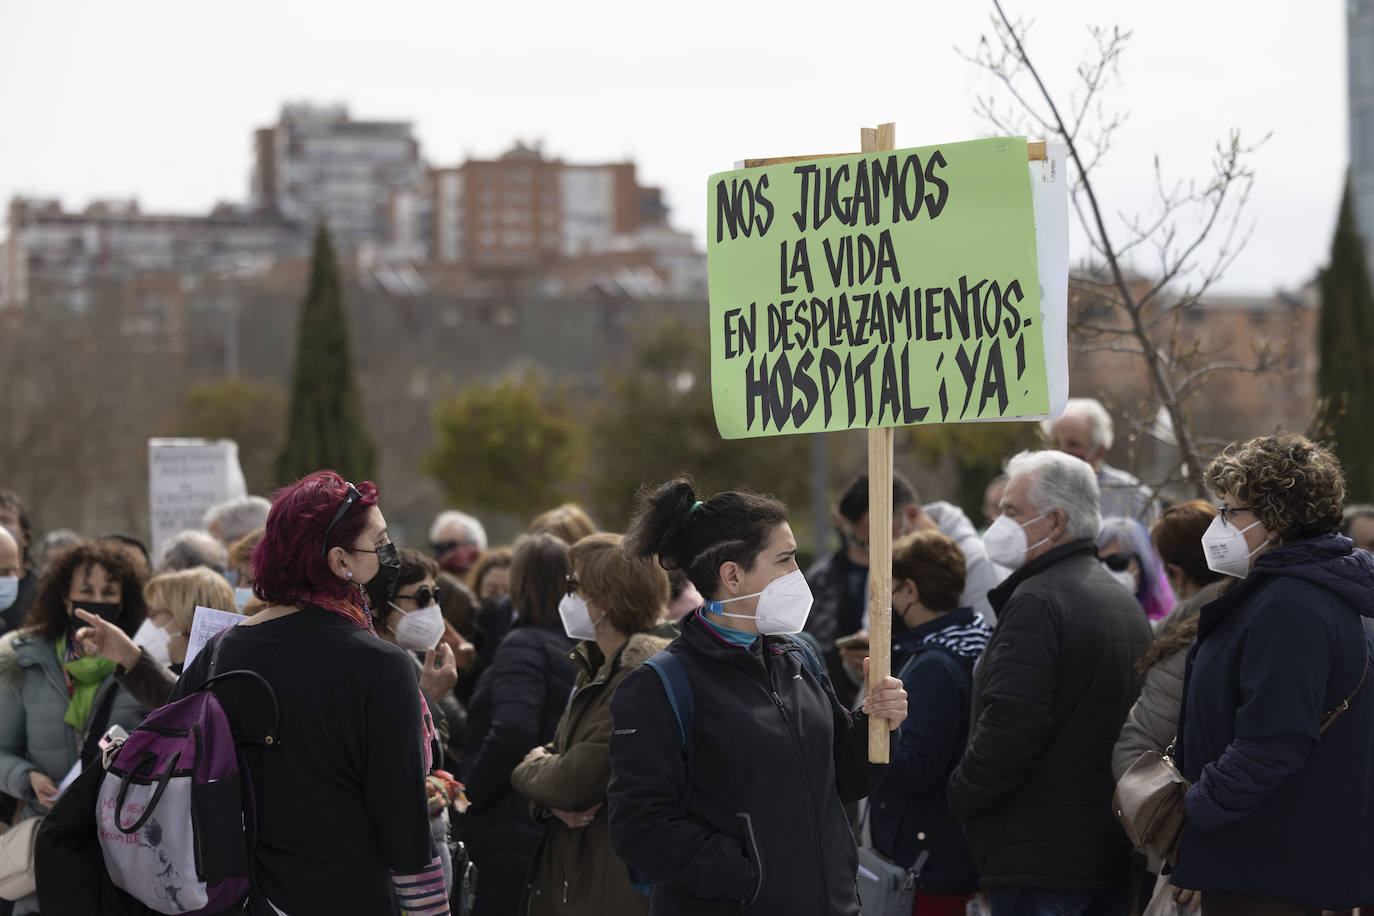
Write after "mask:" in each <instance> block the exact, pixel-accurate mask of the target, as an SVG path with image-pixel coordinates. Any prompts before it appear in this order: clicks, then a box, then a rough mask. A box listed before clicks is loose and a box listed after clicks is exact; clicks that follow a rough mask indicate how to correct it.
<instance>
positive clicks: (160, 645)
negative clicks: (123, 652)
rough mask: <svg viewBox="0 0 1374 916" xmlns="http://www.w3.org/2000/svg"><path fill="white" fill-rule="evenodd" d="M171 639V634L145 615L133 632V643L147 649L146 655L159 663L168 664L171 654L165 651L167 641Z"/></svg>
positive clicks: (170, 660) (170, 661)
mask: <svg viewBox="0 0 1374 916" xmlns="http://www.w3.org/2000/svg"><path fill="white" fill-rule="evenodd" d="M171 639H172V634H171V633H168V632H167V631H166V630H164V629H163V628H162V627H160V626H158V625H157V624H155V623H153V621H152V619H151V618H147V617H145V618H144V619H143V622H142V623H140V624H139V625H138V631H137V632H136V633H134V645H136V646H139V647H141V648H143V649H144V650H146V651H147V653H148V655H149V656H150V657H151V658H152V659H153V661H155V662H157V663H158V664H159V665H170V664H171V663H172V656H171V655H170V654H169V653H168V651H167V643H169V642H170V641H171Z"/></svg>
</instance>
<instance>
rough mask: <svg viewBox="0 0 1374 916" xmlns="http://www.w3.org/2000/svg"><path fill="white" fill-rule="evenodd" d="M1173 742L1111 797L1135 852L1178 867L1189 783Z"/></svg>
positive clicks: (1329, 718)
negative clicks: (1185, 798) (1184, 776)
mask: <svg viewBox="0 0 1374 916" xmlns="http://www.w3.org/2000/svg"><path fill="white" fill-rule="evenodd" d="M1369 667H1370V656H1369V649H1368V647H1366V648H1365V661H1364V671H1362V672H1361V674H1360V680H1359V683H1357V684H1356V685H1355V689H1354V690H1352V691H1350V693H1349V695H1348V696H1346V698H1345V699H1344V700H1342V701H1341V702H1340V703H1338V704H1337V705H1336V706H1334V707H1333V708H1331V709H1329V710H1327V712H1326V713H1325V714H1324V715H1323V716H1322V718H1321V733H1325V732H1326V730H1327V729H1328V728H1330V727H1331V726H1332V724H1333V723H1334V722H1335V721H1336V719H1337V717H1339V716H1340V714H1341V713H1343V712H1345V711H1346V710H1347V709H1349V708H1350V701H1351V700H1353V699H1355V694H1357V693H1359V692H1360V688H1361V687H1363V686H1364V681H1365V678H1366V677H1367V676H1368V674H1369ZM1177 741H1178V738H1177V737H1175V738H1174V742H1171V743H1170V744H1169V746H1168V747H1167V748H1165V750H1164V753H1163V754H1161V753H1159V751H1155V750H1149V751H1146V752H1145V753H1143V754H1141V755H1140V756H1139V757H1137V758H1136V761H1135V763H1133V764H1131V766H1130V768H1129V769H1127V770H1126V772H1124V773H1122V774H1121V778H1120V779H1118V780H1117V781H1116V791H1115V792H1114V793H1113V794H1112V812H1113V813H1114V814H1115V815H1116V819H1117V820H1118V821H1120V822H1121V826H1122V827H1123V828H1125V830H1126V836H1128V837H1129V838H1130V840H1131V842H1132V843H1133V844H1135V846H1136V848H1138V849H1144V850H1146V851H1148V852H1151V853H1153V854H1154V855H1156V856H1158V857H1159V858H1161V859H1163V860H1164V861H1165V862H1167V863H1169V864H1170V865H1177V864H1178V843H1179V840H1180V839H1181V838H1182V836H1183V825H1184V822H1185V821H1186V817H1185V814H1184V808H1183V804H1184V797H1185V796H1186V795H1187V794H1188V789H1189V788H1190V785H1191V784H1190V783H1189V782H1188V780H1186V779H1184V778H1183V774H1182V773H1180V772H1179V771H1178V769H1177V767H1175V766H1174V760H1173V756H1174V743H1175V742H1177Z"/></svg>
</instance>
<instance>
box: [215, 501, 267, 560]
mask: <svg viewBox="0 0 1374 916" xmlns="http://www.w3.org/2000/svg"><path fill="white" fill-rule="evenodd" d="M270 511H272V503H271V502H270V501H268V500H266V499H263V498H262V497H261V496H239V497H236V498H235V499H226V500H225V501H224V502H222V503H216V504H215V505H213V506H211V507H210V508H209V509H206V510H205V515H204V517H203V518H202V519H201V521H200V525H201V527H202V528H204V529H205V530H206V531H208V532H210V533H211V534H213V535H214V536H215V537H216V538H218V539H219V541H220V543H221V544H223V545H224V547H225V549H226V550H227V549H229V548H231V547H233V546H234V545H235V544H236V543H238V542H239V540H240V539H242V538H243V537H244V536H245V535H248V534H252V533H253V532H254V531H257V530H258V529H259V528H261V527H262V526H263V525H266V524H267V513H268V512H270Z"/></svg>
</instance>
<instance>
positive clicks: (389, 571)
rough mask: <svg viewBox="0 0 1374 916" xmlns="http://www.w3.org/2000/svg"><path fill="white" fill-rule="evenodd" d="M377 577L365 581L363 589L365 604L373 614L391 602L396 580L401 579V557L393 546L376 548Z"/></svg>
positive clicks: (387, 545)
mask: <svg viewBox="0 0 1374 916" xmlns="http://www.w3.org/2000/svg"><path fill="white" fill-rule="evenodd" d="M377 563H378V568H377V575H375V576H373V577H372V578H371V579H369V580H368V581H367V585H365V586H363V589H364V590H365V591H366V592H367V603H368V606H369V607H371V608H372V610H373V612H374V613H377V612H380V611H381V609H382V608H384V607H386V603H387V602H388V601H390V600H391V596H392V594H394V593H395V591H396V580H397V579H399V578H401V556H400V554H398V553H397V552H396V545H395V544H383V545H382V546H381V547H378V548H377Z"/></svg>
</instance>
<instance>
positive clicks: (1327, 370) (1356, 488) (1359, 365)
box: [1317, 176, 1374, 502]
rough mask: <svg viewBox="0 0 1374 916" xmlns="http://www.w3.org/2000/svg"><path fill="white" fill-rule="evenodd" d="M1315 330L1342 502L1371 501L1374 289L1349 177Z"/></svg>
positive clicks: (1326, 424) (1328, 431) (1327, 428)
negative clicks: (1343, 490) (1341, 475)
mask: <svg viewBox="0 0 1374 916" xmlns="http://www.w3.org/2000/svg"><path fill="white" fill-rule="evenodd" d="M1321 298H1322V312H1321V323H1320V326H1319V329H1318V332H1317V343H1318V347H1319V350H1320V354H1321V368H1320V369H1319V370H1318V372H1317V389H1318V393H1319V394H1320V396H1321V398H1322V402H1323V404H1324V416H1323V417H1322V431H1323V433H1324V434H1325V436H1326V437H1327V438H1328V439H1329V442H1330V444H1331V445H1332V447H1333V448H1334V449H1335V452H1336V455H1337V456H1338V457H1339V458H1340V460H1341V465H1342V466H1343V467H1344V468H1345V480H1346V501H1347V502H1370V501H1371V500H1374V422H1371V420H1372V419H1374V289H1371V285H1370V277H1369V264H1368V261H1367V259H1366V257H1365V247H1364V240H1363V239H1362V238H1361V237H1360V233H1359V229H1358V228H1357V227H1356V224H1355V203H1354V198H1353V195H1352V194H1351V190H1350V179H1349V177H1348V176H1347V178H1346V183H1345V196H1344V197H1343V198H1342V200H1341V213H1340V216H1339V218H1338V219H1337V221H1336V237H1335V239H1334V240H1333V241H1332V243H1331V263H1330V264H1328V265H1327V268H1326V270H1324V271H1322V275H1321Z"/></svg>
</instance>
